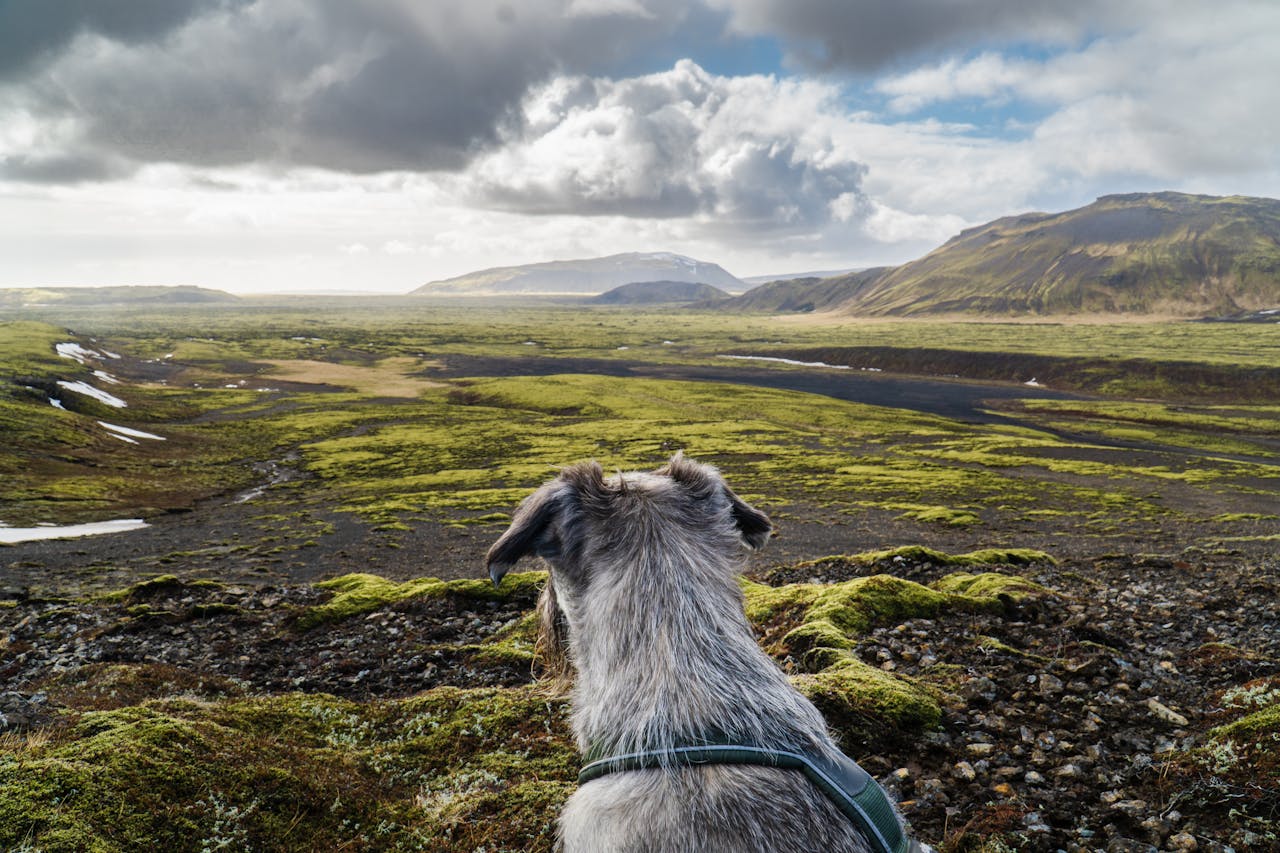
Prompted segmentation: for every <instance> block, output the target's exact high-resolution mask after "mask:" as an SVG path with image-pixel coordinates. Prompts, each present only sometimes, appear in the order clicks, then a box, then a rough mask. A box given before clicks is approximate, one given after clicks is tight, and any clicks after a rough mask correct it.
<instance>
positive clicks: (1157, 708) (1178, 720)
mask: <svg viewBox="0 0 1280 853" xmlns="http://www.w3.org/2000/svg"><path fill="white" fill-rule="evenodd" d="M1147 710H1149V711H1150V712H1151V713H1152V714H1154V715H1155V716H1156V717H1158V718H1160V719H1161V720H1164V721H1165V722H1166V723H1171V724H1173V725H1175V726H1177V727H1179V728H1185V727H1186V726H1187V724H1188V722H1189V721H1188V720H1187V718H1186V717H1184V716H1182V715H1181V714H1179V713H1178V712H1177V711H1175V710H1173V709H1172V708H1170V707H1168V706H1167V705H1164V704H1162V703H1161V702H1159V701H1157V700H1155V699H1148V700H1147Z"/></svg>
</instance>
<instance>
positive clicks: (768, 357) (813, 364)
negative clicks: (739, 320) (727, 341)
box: [720, 355, 853, 370]
mask: <svg viewBox="0 0 1280 853" xmlns="http://www.w3.org/2000/svg"><path fill="white" fill-rule="evenodd" d="M720 358H736V359H738V360H739V361H772V362H774V363H776V364H792V365H795V366H796V367H830V368H833V369H835V370H853V368H852V367H850V366H849V365H847V364H827V363H826V362H825V361H796V360H795V359H794V358H777V357H775V356H771V355H722V356H720Z"/></svg>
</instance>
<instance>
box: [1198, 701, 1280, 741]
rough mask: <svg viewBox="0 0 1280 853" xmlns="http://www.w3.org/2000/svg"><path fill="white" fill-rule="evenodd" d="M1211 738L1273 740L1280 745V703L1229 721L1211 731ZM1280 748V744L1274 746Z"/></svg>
mask: <svg viewBox="0 0 1280 853" xmlns="http://www.w3.org/2000/svg"><path fill="white" fill-rule="evenodd" d="M1209 737H1210V739H1211V740H1216V741H1223V740H1226V739H1228V738H1229V739H1231V740H1234V741H1237V742H1239V741H1251V742H1255V743H1256V742H1267V741H1269V742H1271V743H1275V744H1278V745H1280V704H1275V705H1270V706H1268V707H1266V708H1263V709H1262V710H1260V711H1254V712H1253V713H1252V714H1248V715H1246V716H1243V717H1241V718H1240V719H1238V720H1234V721H1232V722H1230V723H1227V724H1226V725H1225V726H1219V727H1218V728H1216V729H1214V730H1212V731H1211V732H1209ZM1272 748H1275V749H1280V746H1276V747H1272Z"/></svg>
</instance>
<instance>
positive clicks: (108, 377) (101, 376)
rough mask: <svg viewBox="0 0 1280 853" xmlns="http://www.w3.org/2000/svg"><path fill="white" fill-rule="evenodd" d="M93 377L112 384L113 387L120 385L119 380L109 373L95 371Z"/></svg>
mask: <svg viewBox="0 0 1280 853" xmlns="http://www.w3.org/2000/svg"><path fill="white" fill-rule="evenodd" d="M93 375H94V376H96V377H98V378H99V379H101V380H102V381H103V382H110V383H111V384H112V385H119V384H120V380H119V379H116V378H115V377H114V376H112V375H111V374H110V373H107V372H106V371H105V370H95V371H93Z"/></svg>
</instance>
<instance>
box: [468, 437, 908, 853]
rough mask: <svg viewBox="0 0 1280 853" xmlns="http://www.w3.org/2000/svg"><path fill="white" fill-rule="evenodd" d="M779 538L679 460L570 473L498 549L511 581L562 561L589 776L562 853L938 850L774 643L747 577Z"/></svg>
mask: <svg viewBox="0 0 1280 853" xmlns="http://www.w3.org/2000/svg"><path fill="white" fill-rule="evenodd" d="M770 533H771V525H770V522H769V519H768V517H766V516H765V515H764V513H762V512H760V511H759V510H757V509H755V508H753V507H751V506H749V505H747V504H746V503H744V502H743V501H742V500H741V499H740V498H739V497H738V496H737V495H735V494H734V493H733V492H732V491H731V490H730V489H729V487H728V486H726V485H725V483H724V481H723V480H722V479H721V478H720V474H719V472H718V471H717V470H716V469H715V468H712V467H710V466H706V465H700V464H698V463H696V462H693V461H691V460H688V459H685V458H683V457H682V456H681V455H680V454H677V455H676V456H675V457H674V458H672V459H671V461H670V462H668V463H667V464H666V465H664V466H663V467H662V468H660V469H658V470H657V471H654V472H653V473H639V472H636V473H627V474H618V475H616V476H612V477H608V478H606V477H605V476H604V473H603V471H602V470H601V468H600V466H599V465H598V464H597V463H595V462H586V463H580V464H577V465H573V466H570V467H568V468H565V469H564V470H563V471H562V472H561V473H560V476H559V477H557V478H556V479H554V480H552V481H551V482H549V483H547V484H545V485H543V486H542V487H541V488H539V489H538V490H537V491H536V492H534V493H533V494H532V495H530V496H529V498H527V499H526V500H525V501H524V503H523V504H521V506H520V508H519V509H518V510H517V511H516V514H515V517H514V518H513V519H512V522H511V527H510V528H509V529H508V530H507V531H506V532H505V533H504V534H503V535H502V537H501V538H500V539H499V540H498V541H497V542H496V543H494V545H493V547H492V548H490V549H489V556H488V563H489V573H490V576H491V577H492V578H493V581H494V583H495V584H496V583H500V582H501V580H502V576H503V575H504V574H506V572H507V570H508V569H510V568H511V567H512V566H513V565H514V564H515V563H516V561H517V560H519V559H520V558H521V557H524V556H528V555H537V556H539V557H543V558H545V559H546V561H547V562H548V563H549V564H550V567H551V578H550V580H549V582H548V583H547V586H546V588H545V589H544V591H543V593H542V597H541V599H540V600H539V611H540V623H541V632H540V634H541V636H540V638H539V645H540V650H541V653H542V657H543V659H544V660H545V661H547V663H548V666H549V668H550V669H551V670H552V671H553V674H558V675H561V676H566V677H567V676H568V674H569V673H570V671H572V672H573V673H576V677H575V678H574V679H573V680H574V687H573V697H572V698H573V714H572V721H573V730H574V734H575V736H576V738H577V742H578V748H579V749H580V750H581V751H582V752H583V754H584V755H585V756H586V759H587V762H588V763H587V766H586V767H585V768H584V770H583V774H582V776H580V777H579V781H580V783H581V784H580V786H579V788H578V791H577V792H576V793H575V794H574V795H573V796H572V797H570V799H569V801H568V803H566V805H565V808H564V811H563V812H562V814H561V815H560V836H559V845H558V849H559V850H562V851H565V853H684V851H688V853H778V851H789V852H790V851H796V852H797V853H799V851H813V853H819V851H820V852H821V853H868V851H907V850H921V849H927V848H924V847H922V846H920V845H917V844H915V843H913V842H910V841H908V840H907V839H906V837H905V835H904V834H903V832H902V828H901V825H900V823H899V821H898V818H897V815H896V813H895V812H894V810H893V808H892V806H891V805H889V803H888V801H887V799H886V798H885V796H884V794H883V792H882V791H881V789H880V788H879V786H878V785H876V784H875V782H874V780H871V779H870V777H869V776H867V775H866V774H865V772H863V771H862V769H861V768H859V767H858V766H857V765H856V764H854V763H853V762H852V761H850V760H849V759H848V758H846V757H845V756H844V755H843V754H842V753H841V752H840V750H839V749H838V748H837V747H836V746H835V744H834V743H833V742H832V740H831V737H830V736H829V734H828V733H827V728H826V725H825V723H824V722H823V719H822V716H821V714H819V713H818V710H817V709H816V708H814V706H813V705H812V704H811V703H810V702H809V701H808V700H807V699H805V698H804V697H803V696H801V695H800V694H799V693H798V692H796V690H795V688H793V687H792V686H791V685H790V683H788V681H787V679H786V676H785V675H784V674H783V673H782V671H781V670H780V669H779V668H778V666H777V665H776V664H775V663H774V662H773V661H772V660H771V659H770V658H769V657H768V656H767V655H766V654H764V652H763V651H761V649H760V647H759V646H758V645H757V644H756V641H755V638H754V636H753V634H752V632H751V627H750V626H749V625H748V623H747V619H746V616H745V614H744V612H743V599H742V593H741V591H740V589H739V587H738V584H737V576H738V574H739V573H740V571H741V568H742V566H741V556H740V555H741V552H742V546H743V545H744V544H745V545H747V546H749V547H751V548H760V547H761V546H763V545H764V543H765V542H766V541H767V540H768V539H769V536H770ZM566 680H567V679H566Z"/></svg>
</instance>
